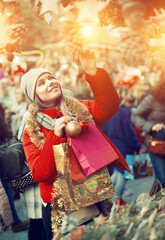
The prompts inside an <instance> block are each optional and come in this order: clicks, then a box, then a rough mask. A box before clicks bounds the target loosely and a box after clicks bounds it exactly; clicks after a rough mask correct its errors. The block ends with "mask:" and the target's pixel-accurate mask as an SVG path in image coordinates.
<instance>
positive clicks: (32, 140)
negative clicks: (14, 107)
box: [21, 51, 129, 240]
mask: <svg viewBox="0 0 165 240" xmlns="http://www.w3.org/2000/svg"><path fill="white" fill-rule="evenodd" d="M79 59H80V62H81V65H82V66H83V69H84V70H85V72H86V80H87V81H88V82H89V84H90V86H91V89H92V91H93V93H94V95H95V100H94V101H90V100H85V101H81V103H80V102H79V101H78V100H76V99H74V98H70V97H68V96H67V95H66V92H65V90H63V89H62V87H61V85H60V82H59V81H58V80H56V79H55V78H54V77H53V75H52V73H51V72H50V71H48V70H47V69H43V68H36V69H32V70H30V71H29V72H27V73H26V74H24V75H23V76H22V79H21V88H22V90H23V91H24V93H25V94H26V97H27V98H28V99H29V101H31V103H32V104H31V105H30V108H29V114H28V119H27V127H26V129H25V131H24V135H23V146H24V150H25V155H26V158H27V162H28V165H29V168H30V170H31V172H32V175H33V178H34V180H35V181H37V182H39V183H40V193H41V198H42V202H43V204H42V218H43V222H44V226H45V230H46V236H47V240H51V239H52V237H53V233H52V226H51V211H52V206H51V202H52V194H53V182H54V181H55V179H57V169H56V164H55V159H54V153H53V145H55V146H57V147H58V146H59V147H60V146H62V143H66V142H67V138H66V133H65V126H66V124H68V123H69V122H70V121H72V120H74V119H75V115H76V117H77V118H78V117H80V116H79V114H80V110H79V107H80V106H81V107H82V108H83V109H84V110H83V111H85V112H86V114H85V117H86V118H87V117H88V115H90V116H91V117H92V119H94V121H95V123H96V125H97V126H101V125H102V124H103V123H104V122H106V121H107V120H108V119H109V118H110V117H112V115H113V114H115V113H116V111H117V110H118V95H117V92H116V90H115V88H114V86H113V84H112V82H111V79H110V78H109V76H108V74H107V72H106V71H105V70H103V69H100V68H97V67H96V59H95V55H94V54H93V53H92V52H91V51H86V52H84V53H80V54H79ZM100 79H101V81H100ZM103 93H104V94H103ZM74 106H75V108H74ZM72 108H74V109H72ZM73 113H74V114H73ZM85 117H84V118H85ZM88 121H89V120H88ZM90 121H92V120H90ZM37 129H38V130H37ZM116 151H117V152H118V150H117V149H116ZM118 155H119V159H120V161H118V159H117V160H116V161H117V162H118V164H119V165H118V166H119V167H124V166H125V167H124V168H125V170H128V171H129V168H128V165H127V163H126V161H125V159H124V158H123V157H122V155H121V154H120V153H119V152H118ZM69 160H70V162H71V166H72V167H71V170H70V175H72V176H73V178H74V179H76V180H77V179H81V178H84V177H85V175H84V173H83V171H82V169H81V168H80V166H79V165H78V163H77V161H76V159H75V155H74V154H72V153H70V155H69ZM116 161H115V162H116ZM121 162H122V163H124V164H121ZM57 194H58V191H57ZM110 194H111V195H114V192H113V189H111V191H110ZM68 197H69V196H68ZM57 204H58V202H57V203H56V205H57Z"/></svg>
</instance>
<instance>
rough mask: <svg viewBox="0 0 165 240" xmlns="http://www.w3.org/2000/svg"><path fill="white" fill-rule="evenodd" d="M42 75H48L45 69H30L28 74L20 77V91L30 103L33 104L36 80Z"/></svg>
mask: <svg viewBox="0 0 165 240" xmlns="http://www.w3.org/2000/svg"><path fill="white" fill-rule="evenodd" d="M43 73H50V74H52V73H51V72H49V71H48V70H47V69H44V68H35V69H31V70H30V71H29V72H27V73H25V74H24V75H23V76H22V77H21V89H22V91H23V92H24V94H25V96H26V97H27V98H28V99H29V100H30V101H31V102H34V98H35V86H36V82H37V79H38V78H39V77H40V76H41V75H42V74H43Z"/></svg>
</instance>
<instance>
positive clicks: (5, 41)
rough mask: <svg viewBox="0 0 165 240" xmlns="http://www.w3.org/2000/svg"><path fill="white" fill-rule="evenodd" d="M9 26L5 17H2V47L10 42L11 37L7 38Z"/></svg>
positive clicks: (0, 44) (0, 42) (0, 23)
mask: <svg viewBox="0 0 165 240" xmlns="http://www.w3.org/2000/svg"><path fill="white" fill-rule="evenodd" d="M7 28H8V27H7V25H6V24H5V17H4V16H2V15H0V29H1V34H0V46H5V45H6V43H7V42H9V37H8V36H7Z"/></svg>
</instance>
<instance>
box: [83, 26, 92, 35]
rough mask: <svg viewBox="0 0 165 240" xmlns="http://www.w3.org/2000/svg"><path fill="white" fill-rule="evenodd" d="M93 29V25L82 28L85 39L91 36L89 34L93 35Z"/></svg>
mask: <svg viewBox="0 0 165 240" xmlns="http://www.w3.org/2000/svg"><path fill="white" fill-rule="evenodd" d="M92 29H93V27H92V25H87V26H84V27H83V28H82V34H83V36H84V37H86V36H89V34H91V32H92Z"/></svg>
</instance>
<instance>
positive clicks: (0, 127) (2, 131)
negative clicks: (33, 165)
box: [0, 105, 29, 232]
mask: <svg viewBox="0 0 165 240" xmlns="http://www.w3.org/2000/svg"><path fill="white" fill-rule="evenodd" d="M0 110H1V111H0V144H1V145H2V144H3V143H4V142H6V141H8V139H9V132H8V128H7V125H6V124H5V119H4V109H3V107H2V106H1V105H0ZM0 177H1V182H2V184H3V187H4V189H5V191H6V194H7V196H8V199H9V203H10V207H11V211H12V215H13V223H12V225H11V228H12V231H13V232H19V231H22V230H24V229H27V228H28V227H29V220H25V221H22V220H20V218H19V216H18V214H17V212H16V209H15V204H14V197H13V191H12V189H11V187H10V186H9V184H8V182H7V181H6V180H5V179H4V177H3V175H2V173H1V176H0Z"/></svg>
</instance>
